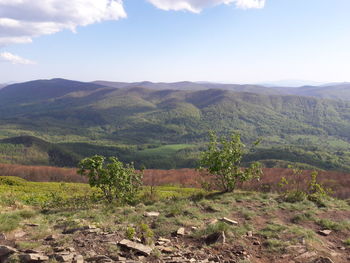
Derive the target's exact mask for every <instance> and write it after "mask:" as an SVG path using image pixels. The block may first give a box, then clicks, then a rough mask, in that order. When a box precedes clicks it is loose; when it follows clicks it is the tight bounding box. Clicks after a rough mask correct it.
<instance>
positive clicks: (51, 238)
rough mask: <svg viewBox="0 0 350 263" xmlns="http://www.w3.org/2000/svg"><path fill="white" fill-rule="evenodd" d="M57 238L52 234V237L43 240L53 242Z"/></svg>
mask: <svg viewBox="0 0 350 263" xmlns="http://www.w3.org/2000/svg"><path fill="white" fill-rule="evenodd" d="M58 238H59V236H58V235H55V234H53V235H49V236H47V237H46V238H45V241H55V240H57V239H58Z"/></svg>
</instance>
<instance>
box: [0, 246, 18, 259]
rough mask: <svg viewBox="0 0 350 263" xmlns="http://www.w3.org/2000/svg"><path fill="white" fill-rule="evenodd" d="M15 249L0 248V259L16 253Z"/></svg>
mask: <svg viewBox="0 0 350 263" xmlns="http://www.w3.org/2000/svg"><path fill="white" fill-rule="evenodd" d="M17 252H18V251H17V249H15V248H13V247H9V246H0V257H4V256H8V255H11V254H14V253H17Z"/></svg>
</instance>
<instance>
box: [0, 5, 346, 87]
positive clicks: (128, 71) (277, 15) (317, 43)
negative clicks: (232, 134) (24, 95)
mask: <svg viewBox="0 0 350 263" xmlns="http://www.w3.org/2000/svg"><path fill="white" fill-rule="evenodd" d="M349 14H350V1H349V0H35V1H33V0H0V83H9V82H21V81H28V80H34V79H50V78H57V77H59V78H67V79H74V80H81V81H93V80H109V81H125V82H135V81H146V80H147V81H155V82H176V81H185V80H187V81H211V82H221V83H265V82H270V81H279V80H310V81H316V82H322V83H328V82H343V81H350V15H349Z"/></svg>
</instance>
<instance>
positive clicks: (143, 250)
mask: <svg viewBox="0 0 350 263" xmlns="http://www.w3.org/2000/svg"><path fill="white" fill-rule="evenodd" d="M118 245H119V246H121V247H125V248H127V249H130V250H133V251H135V252H137V253H140V254H142V255H144V256H149V255H151V252H152V248H151V247H149V246H146V245H143V244H139V243H136V242H133V241H131V240H128V239H123V240H122V241H120V242H119V243H118Z"/></svg>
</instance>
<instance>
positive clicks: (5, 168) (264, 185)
mask: <svg viewBox="0 0 350 263" xmlns="http://www.w3.org/2000/svg"><path fill="white" fill-rule="evenodd" d="M291 174H292V170H291V169H285V168H264V169H263V175H262V176H261V178H260V181H257V180H255V181H252V182H248V183H244V184H243V185H240V186H239V188H241V189H245V190H254V191H266V192H274V191H277V190H278V182H279V181H280V180H281V178H282V177H283V176H285V177H288V176H290V175H291ZM1 175H2V176H18V177H21V178H24V179H26V180H29V181H35V182H80V183H86V182H87V178H84V177H82V176H80V175H78V174H77V173H76V169H73V168H57V167H48V166H24V165H11V164H0V176H1ZM310 175H311V171H304V176H305V178H310ZM318 178H319V180H320V181H321V182H322V183H323V184H324V185H325V186H326V187H329V188H331V189H332V190H333V191H334V196H335V197H338V198H342V199H346V198H350V174H347V173H343V172H334V171H321V172H319V175H318ZM211 179H212V178H211V177H210V176H207V175H203V174H201V173H200V172H198V171H196V170H194V169H176V170H175V169H174V170H155V169H154V170H145V171H144V183H145V184H146V185H154V186H157V185H178V186H182V187H201V182H203V181H204V180H211Z"/></svg>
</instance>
